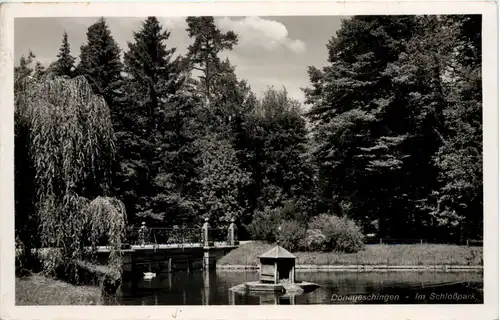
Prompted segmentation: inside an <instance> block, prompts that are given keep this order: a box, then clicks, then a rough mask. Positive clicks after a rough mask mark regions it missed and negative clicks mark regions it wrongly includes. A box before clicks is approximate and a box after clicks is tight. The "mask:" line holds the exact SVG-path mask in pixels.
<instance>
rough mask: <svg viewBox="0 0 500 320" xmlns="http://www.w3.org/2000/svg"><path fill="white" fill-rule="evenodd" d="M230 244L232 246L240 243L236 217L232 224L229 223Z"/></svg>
mask: <svg viewBox="0 0 500 320" xmlns="http://www.w3.org/2000/svg"><path fill="white" fill-rule="evenodd" d="M228 241H229V243H228V244H229V245H230V246H237V245H239V243H240V241H239V240H238V227H237V226H236V224H235V223H234V218H233V219H231V224H230V225H229V239H228Z"/></svg>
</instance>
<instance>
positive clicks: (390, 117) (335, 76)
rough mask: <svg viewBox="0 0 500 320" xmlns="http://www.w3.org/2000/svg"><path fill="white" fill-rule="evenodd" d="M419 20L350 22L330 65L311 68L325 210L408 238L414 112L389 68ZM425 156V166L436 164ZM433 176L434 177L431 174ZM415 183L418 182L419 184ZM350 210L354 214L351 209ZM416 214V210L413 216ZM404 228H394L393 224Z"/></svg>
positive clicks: (333, 47)
mask: <svg viewBox="0 0 500 320" xmlns="http://www.w3.org/2000/svg"><path fill="white" fill-rule="evenodd" d="M417 27H418V23H417V20H416V18H415V17H409V16H408V17H398V16H377V17H375V16H371V17H363V16H359V17H354V18H351V19H348V20H345V21H344V22H343V24H342V27H341V29H340V30H339V31H338V32H337V36H336V37H334V38H332V40H331V41H330V42H329V43H328V45H327V47H328V50H329V59H328V62H329V65H328V66H327V67H325V68H323V70H319V69H316V68H310V69H309V75H310V80H311V82H312V87H311V88H308V89H306V90H305V93H306V97H307V102H308V103H310V104H312V108H311V111H310V113H309V118H310V120H311V121H312V124H313V136H314V140H315V142H316V143H315V148H314V152H313V154H314V158H315V161H316V162H317V165H318V178H319V182H318V183H319V197H320V202H319V204H318V210H319V211H320V212H325V211H333V213H337V214H349V215H350V216H351V218H353V219H356V220H363V222H364V225H365V227H366V226H367V225H369V222H371V221H372V220H380V223H379V225H380V228H381V230H380V231H381V232H382V233H385V234H388V233H391V232H392V234H394V235H395V232H397V231H401V232H402V233H406V235H408V231H409V230H411V228H412V226H409V227H408V228H409V229H408V228H406V227H405V225H406V217H407V215H406V214H401V212H408V210H409V209H410V210H411V204H410V203H411V202H408V192H409V191H410V190H408V189H411V188H412V187H411V184H412V183H413V181H411V180H409V179H406V178H405V175H406V172H408V169H409V168H405V169H403V165H404V162H405V161H407V160H409V159H410V160H411V157H409V154H408V150H409V149H408V148H407V147H405V146H407V143H409V140H408V139H410V138H411V137H412V134H413V133H414V128H415V123H414V121H415V117H414V115H413V114H412V112H413V110H412V109H411V108H409V107H406V102H405V101H404V100H402V99H400V96H398V94H397V93H398V89H399V88H397V87H396V86H394V82H393V81H392V77H393V75H391V74H388V73H387V72H386V69H387V68H388V66H390V65H391V63H393V62H395V61H397V60H398V58H399V56H400V54H401V53H402V52H404V50H405V49H406V43H407V42H408V41H409V40H410V39H412V37H413V35H414V34H415V33H416V32H417ZM424 155H425V156H427V157H428V158H427V159H425V157H424V158H420V159H421V160H420V162H419V163H425V162H429V157H430V155H429V154H424ZM428 179H430V180H432V179H433V177H432V174H430V175H429V176H428ZM413 187H415V186H413ZM345 208H349V212H346V211H345ZM409 215H410V216H411V213H410V214H409ZM396 225H397V226H398V228H393V226H396Z"/></svg>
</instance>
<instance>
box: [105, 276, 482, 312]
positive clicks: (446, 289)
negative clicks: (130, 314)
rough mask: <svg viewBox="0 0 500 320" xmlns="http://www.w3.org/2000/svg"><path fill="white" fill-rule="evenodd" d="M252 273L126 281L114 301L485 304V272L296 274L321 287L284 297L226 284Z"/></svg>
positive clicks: (236, 282) (246, 277)
mask: <svg viewBox="0 0 500 320" xmlns="http://www.w3.org/2000/svg"><path fill="white" fill-rule="evenodd" d="M258 278H259V275H258V272H256V271H215V270H214V271H210V272H207V271H191V272H176V273H165V274H158V275H157V277H156V278H154V279H152V280H143V279H139V280H135V281H132V280H130V281H128V282H126V283H124V284H123V285H122V288H121V292H120V293H119V296H118V298H117V300H116V301H114V302H113V303H118V304H122V305H259V304H352V303H371V304H375V303H483V294H482V287H483V275H482V273H477V272H400V271H399V272H297V273H296V279H297V281H310V282H314V283H317V284H319V285H320V287H319V288H318V289H316V290H314V291H313V292H309V293H305V294H302V295H296V296H288V295H275V294H240V293H235V292H232V291H231V290H229V288H231V287H233V286H235V285H237V284H240V283H242V282H246V281H255V280H258Z"/></svg>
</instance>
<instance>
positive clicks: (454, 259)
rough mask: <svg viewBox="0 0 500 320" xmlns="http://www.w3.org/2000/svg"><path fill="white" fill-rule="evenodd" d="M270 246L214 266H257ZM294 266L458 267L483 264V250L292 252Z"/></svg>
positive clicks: (238, 252)
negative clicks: (260, 257) (260, 256)
mask: <svg viewBox="0 0 500 320" xmlns="http://www.w3.org/2000/svg"><path fill="white" fill-rule="evenodd" d="M273 246H274V245H273V244H268V243H265V242H260V241H254V242H249V243H245V244H242V245H241V246H240V247H238V248H237V249H235V250H233V251H231V252H229V253H228V254H227V255H225V256H224V257H222V258H221V259H220V260H218V261H217V264H218V265H242V266H245V265H246V266H248V265H257V264H258V263H259V259H258V256H259V255H260V254H262V253H264V252H266V251H267V250H270V249H271V248H272V247H273ZM294 254H295V256H296V257H297V260H296V264H298V265H399V266H405V265H406V266H409V265H424V266H435V265H460V266H469V265H470V266H472V265H482V264H483V248H482V247H467V246H458V245H445V244H409V245H406V244H393V245H391V244H381V245H380V244H372V245H366V246H365V249H364V250H362V251H359V252H357V253H339V252H294Z"/></svg>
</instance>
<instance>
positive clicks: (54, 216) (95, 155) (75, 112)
mask: <svg viewBox="0 0 500 320" xmlns="http://www.w3.org/2000/svg"><path fill="white" fill-rule="evenodd" d="M15 107H16V123H18V124H20V126H19V127H18V128H20V129H23V130H16V134H19V136H17V137H16V143H19V145H17V146H18V147H20V148H21V150H23V153H24V156H26V158H25V159H19V158H16V179H18V180H19V185H20V186H22V183H23V182H28V183H26V184H24V187H26V189H27V192H28V193H29V194H30V195H31V196H30V198H29V199H26V198H22V199H23V201H32V202H31V205H32V206H33V207H32V208H31V209H33V210H32V211H30V213H29V214H30V215H32V217H34V218H35V219H37V221H39V224H40V225H39V226H40V236H41V247H51V248H54V250H50V251H49V252H48V255H49V257H48V259H47V261H46V262H47V263H46V264H45V268H47V269H48V270H47V271H54V270H55V269H56V268H58V267H60V266H63V267H66V268H67V270H66V271H67V272H69V273H70V276H71V277H73V276H75V277H77V273H76V272H75V271H76V270H75V268H74V267H75V263H77V262H79V261H81V260H83V259H84V258H86V257H88V251H87V250H86V249H85V246H86V245H92V248H93V249H94V250H91V253H95V250H96V243H97V239H99V237H101V236H103V235H107V236H108V237H109V238H110V240H111V244H112V248H111V250H112V251H113V253H112V255H113V256H114V257H115V258H114V261H115V262H116V263H115V264H113V265H112V266H114V267H116V268H118V269H119V268H121V260H120V257H121V240H122V237H123V236H124V234H123V233H124V230H125V229H124V219H125V212H124V210H123V207H122V206H121V205H120V203H119V202H117V201H116V200H112V202H113V203H112V204H111V205H110V206H108V208H107V209H106V210H107V212H110V210H111V211H112V212H113V213H114V215H115V216H110V215H102V216H99V215H98V214H97V213H96V212H95V210H90V209H89V203H90V201H89V199H92V198H95V197H98V196H102V195H104V196H106V195H107V194H108V193H109V186H110V177H111V172H110V168H111V166H110V164H111V162H112V159H113V157H114V154H115V147H114V144H115V141H114V139H115V138H114V134H113V129H112V124H111V120H110V113H109V109H108V108H107V106H106V103H105V102H104V100H103V99H102V97H99V96H96V95H94V94H93V93H92V89H91V87H90V86H89V84H88V83H87V81H86V80H85V78H84V77H76V78H74V79H67V78H61V77H55V76H53V75H52V76H47V77H43V78H40V79H29V80H27V81H26V83H25V85H24V86H23V88H22V90H21V91H17V92H16V106H15ZM16 127H17V126H16ZM16 129H17V128H16ZM18 155H19V154H18ZM19 164H25V165H26V167H24V166H23V167H21V166H20V165H19ZM29 176H31V177H30V178H31V181H27V180H28V179H27V177H29ZM19 178H20V179H19ZM18 190H19V188H18ZM20 197H23V194H22V192H21V193H16V198H17V199H20ZM108 202H109V201H107V203H108ZM98 206H100V205H98ZM110 207H111V208H110ZM18 208H19V207H17V208H16V209H18ZM20 214H24V213H23V212H21V213H20ZM103 219H107V221H108V222H110V223H111V222H113V221H114V222H115V223H114V224H113V225H111V226H110V224H109V223H108V224H107V225H104V226H103V225H102V224H101V223H98V221H102V220H103ZM16 220H17V221H16V222H17V223H21V224H23V223H26V221H20V220H19V219H16ZM28 223H29V221H28ZM16 229H17V230H19V231H20V232H21V234H20V235H19V236H20V238H26V235H23V234H22V233H23V232H27V231H33V230H26V229H24V228H23V227H22V226H20V227H19V228H18V227H17V226H16ZM89 232H90V233H91V234H92V236H91V237H90V239H88V238H87V235H88V234H89ZM89 240H90V241H89ZM89 242H90V243H89ZM49 262H52V263H49ZM115 276H116V277H119V276H120V272H119V270H116V274H115Z"/></svg>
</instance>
